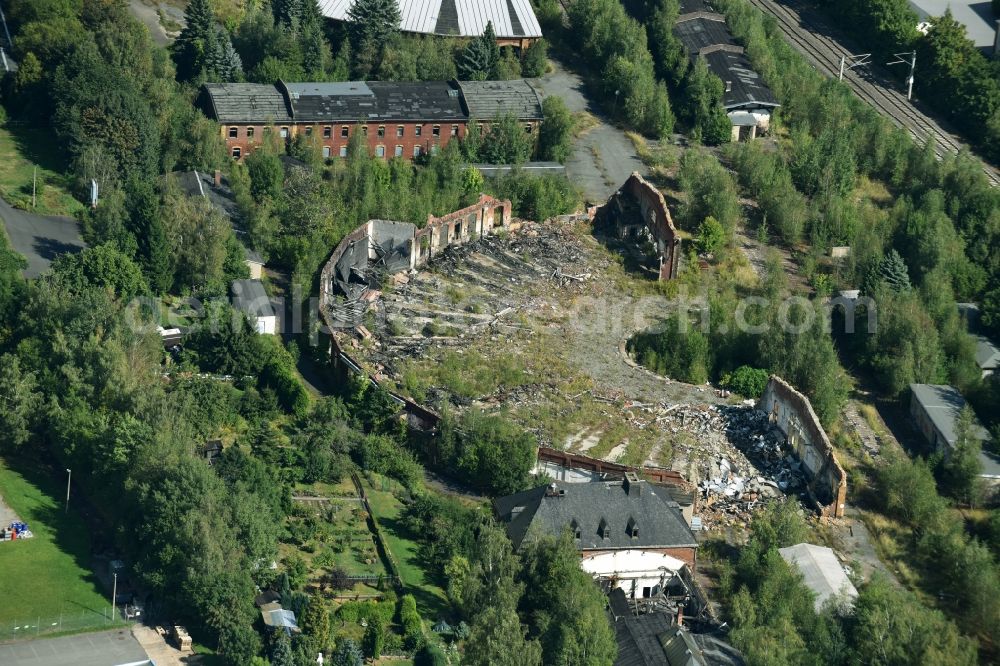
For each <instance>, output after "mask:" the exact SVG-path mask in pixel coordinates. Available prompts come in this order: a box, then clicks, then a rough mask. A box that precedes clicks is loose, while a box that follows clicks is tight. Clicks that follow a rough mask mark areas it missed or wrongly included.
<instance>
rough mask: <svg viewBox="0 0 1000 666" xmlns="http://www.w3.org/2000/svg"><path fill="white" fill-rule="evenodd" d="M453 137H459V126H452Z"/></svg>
mask: <svg viewBox="0 0 1000 666" xmlns="http://www.w3.org/2000/svg"><path fill="white" fill-rule="evenodd" d="M451 135H452V136H458V125H452V126H451Z"/></svg>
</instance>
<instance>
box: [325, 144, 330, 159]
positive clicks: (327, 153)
mask: <svg viewBox="0 0 1000 666" xmlns="http://www.w3.org/2000/svg"><path fill="white" fill-rule="evenodd" d="M323 157H324V158H329V157H330V146H323Z"/></svg>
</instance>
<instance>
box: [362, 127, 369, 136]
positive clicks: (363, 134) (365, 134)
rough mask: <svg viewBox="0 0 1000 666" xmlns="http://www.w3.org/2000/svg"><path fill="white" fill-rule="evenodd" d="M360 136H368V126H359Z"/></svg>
mask: <svg viewBox="0 0 1000 666" xmlns="http://www.w3.org/2000/svg"><path fill="white" fill-rule="evenodd" d="M361 135H362V136H368V125H362V126H361Z"/></svg>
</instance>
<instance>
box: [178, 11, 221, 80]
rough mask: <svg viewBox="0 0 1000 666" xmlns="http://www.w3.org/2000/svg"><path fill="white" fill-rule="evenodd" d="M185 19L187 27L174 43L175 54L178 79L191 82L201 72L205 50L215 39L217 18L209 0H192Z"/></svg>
mask: <svg viewBox="0 0 1000 666" xmlns="http://www.w3.org/2000/svg"><path fill="white" fill-rule="evenodd" d="M184 19H185V21H186V23H187V25H185V26H184V29H183V30H181V34H180V35H178V37H177V41H175V42H174V46H173V52H174V62H175V63H177V75H178V77H179V78H181V79H182V80H190V79H192V78H194V77H196V76H197V75H198V73H199V72H200V71H201V67H202V65H203V58H204V55H205V50H206V48H208V43H209V41H210V40H212V39H213V38H214V37H215V17H214V16H213V15H212V7H211V5H210V4H209V0H191V2H190V3H189V4H188V6H187V9H185V10H184Z"/></svg>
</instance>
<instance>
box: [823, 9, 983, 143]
mask: <svg viewBox="0 0 1000 666" xmlns="http://www.w3.org/2000/svg"><path fill="white" fill-rule="evenodd" d="M817 4H819V5H820V6H821V7H822V8H824V9H825V10H826V11H827V13H828V14H829V16H830V17H831V18H833V19H834V20H835V21H836V22H837V23H839V24H841V25H842V26H843V27H846V28H848V29H849V30H850V31H851V34H852V35H855V36H856V37H857V38H859V39H860V40H862V41H863V43H865V44H869V45H870V47H868V48H870V49H871V50H873V51H875V52H876V53H878V54H879V55H881V56H888V55H891V54H893V53H897V52H900V51H908V50H912V49H916V51H917V75H916V77H915V83H914V89H915V91H916V94H917V95H918V96H919V97H920V98H921V99H923V101H925V102H926V103H927V104H929V105H930V106H932V107H934V108H935V109H936V110H937V111H939V112H940V113H942V114H943V115H944V116H945V117H947V118H948V119H949V120H951V121H952V122H954V123H955V124H956V125H958V126H959V127H961V128H962V129H963V130H964V131H965V133H966V134H967V136H968V137H969V138H970V139H971V140H973V141H974V142H975V143H977V144H978V145H979V147H980V148H981V149H982V150H983V152H984V153H985V154H986V156H987V157H989V158H990V159H993V160H996V159H998V158H1000V148H998V145H1000V69H998V66H997V64H996V62H995V61H990V60H989V59H988V58H987V57H986V56H984V55H983V53H982V52H981V51H980V50H979V49H978V48H976V46H975V45H974V43H973V41H972V40H971V39H969V38H968V37H967V36H966V29H965V26H964V25H963V24H961V23H959V22H958V21H957V20H955V17H954V16H953V15H952V13H951V10H950V9H945V12H944V15H943V16H937V17H931V18H930V19H929V20H930V23H931V29H930V30H929V31H928V33H927V34H926V35H921V34H920V33H918V32H917V29H916V26H917V23H918V18H917V14H916V13H915V12H914V10H913V8H912V6H911V5H910V3H908V2H907V1H906V0H875V1H871V2H870V1H868V0H848V1H847V2H830V1H829V0H818V2H817ZM898 69H899V70H900V71H898V72H896V73H897V74H898V75H899V77H900V78H904V77H905V76H908V75H909V71H908V69H906V68H903V67H899V68H898Z"/></svg>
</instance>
